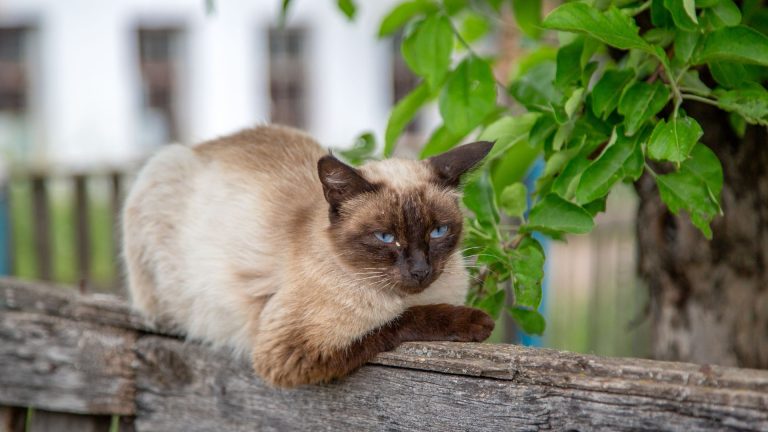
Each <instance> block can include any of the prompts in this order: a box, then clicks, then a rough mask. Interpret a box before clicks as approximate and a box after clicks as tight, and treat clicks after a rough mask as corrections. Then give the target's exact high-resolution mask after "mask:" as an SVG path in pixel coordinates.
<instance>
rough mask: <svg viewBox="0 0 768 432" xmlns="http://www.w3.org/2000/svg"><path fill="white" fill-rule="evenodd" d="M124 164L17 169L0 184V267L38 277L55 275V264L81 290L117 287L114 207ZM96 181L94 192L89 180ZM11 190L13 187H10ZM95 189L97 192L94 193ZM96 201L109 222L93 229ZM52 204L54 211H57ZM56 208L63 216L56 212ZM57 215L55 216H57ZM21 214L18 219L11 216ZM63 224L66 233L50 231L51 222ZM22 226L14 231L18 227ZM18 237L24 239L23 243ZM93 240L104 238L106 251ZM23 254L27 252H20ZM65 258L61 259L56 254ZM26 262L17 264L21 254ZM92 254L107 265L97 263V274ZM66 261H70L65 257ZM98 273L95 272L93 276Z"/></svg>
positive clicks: (116, 210)
mask: <svg viewBox="0 0 768 432" xmlns="http://www.w3.org/2000/svg"><path fill="white" fill-rule="evenodd" d="M132 171H133V170H132V169H129V170H123V169H120V170H117V169H112V170H101V171H92V172H91V171H89V172H75V173H60V172H47V171H35V170H32V171H17V172H15V173H14V174H13V175H12V176H11V178H10V179H9V181H8V183H7V184H0V188H2V194H3V195H4V196H5V197H6V206H7V208H4V209H0V210H2V211H5V212H7V214H8V217H9V219H10V220H9V224H10V226H8V227H0V228H4V229H6V230H7V232H6V233H5V235H0V241H5V244H0V248H3V249H4V250H7V252H8V253H7V255H8V259H9V260H10V262H8V263H3V264H4V265H2V266H0V268H7V269H9V274H10V275H14V276H23V277H25V278H34V279H35V280H43V281H61V280H62V277H61V275H60V274H58V275H57V274H56V271H55V270H56V268H57V267H58V268H62V267H66V270H67V272H66V273H67V274H68V275H69V277H67V278H65V279H67V282H70V283H74V284H76V285H78V286H80V287H81V289H83V290H96V291H101V292H118V291H119V290H120V288H121V287H120V282H121V278H120V273H121V271H120V268H119V262H120V261H119V259H117V257H118V255H119V247H120V242H119V235H118V231H119V223H120V222H119V213H120V207H121V206H122V201H123V199H124V195H125V189H126V183H127V181H128V180H129V178H130V176H131V174H128V172H132ZM95 184H98V186H101V188H100V189H103V190H99V192H101V193H99V194H94V192H93V190H94V187H93V186H94V185H95ZM14 191H15V192H16V193H14ZM94 195H98V196H94ZM95 205H98V207H99V208H100V210H101V213H104V214H103V217H104V218H106V219H108V220H107V221H106V223H107V224H108V225H109V228H108V230H107V231H105V232H98V231H97V230H96V229H95V227H94V225H95V224H94V220H93V216H94V206H95ZM57 210H58V212H57ZM62 213H65V214H66V217H62V216H63V215H62ZM57 216H58V217H57ZM19 218H23V219H24V220H23V221H20V220H17V219H19ZM62 224H65V225H67V226H66V228H67V230H66V231H67V233H66V235H62V234H63V233H61V232H59V233H57V232H56V229H57V227H58V228H59V229H61V228H62V227H61V225H62ZM22 226H23V227H24V228H26V229H25V230H24V231H25V232H20V231H19V227H22ZM23 243H28V244H29V247H24V246H26V245H25V244H23ZM95 244H100V245H101V244H108V245H110V248H111V250H109V251H107V254H106V255H108V256H100V257H97V256H96V255H97V254H101V255H105V254H104V251H103V250H95V249H94V245H95ZM21 255H27V256H23V257H22V256H21ZM62 257H66V258H68V260H67V262H66V263H62V262H56V258H62ZM23 258H24V259H25V260H26V261H28V262H26V264H27V266H26V267H25V268H22V266H21V260H22V259H23ZM96 258H98V259H100V260H101V261H103V262H106V263H108V264H107V266H108V267H109V269H106V270H105V269H101V270H102V272H101V273H105V274H106V276H104V274H102V275H94V261H95V260H96ZM70 261H71V262H70ZM99 276H100V277H99Z"/></svg>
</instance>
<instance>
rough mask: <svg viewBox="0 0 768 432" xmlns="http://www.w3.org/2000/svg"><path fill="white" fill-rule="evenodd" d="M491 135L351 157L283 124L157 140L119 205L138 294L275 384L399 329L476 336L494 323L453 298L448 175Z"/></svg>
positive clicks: (315, 378) (462, 289)
mask: <svg viewBox="0 0 768 432" xmlns="http://www.w3.org/2000/svg"><path fill="white" fill-rule="evenodd" d="M491 146H492V144H491V143H487V142H477V143H472V144H467V145H464V146H460V147H458V148H456V149H454V150H451V151H449V152H447V153H444V154H442V155H439V156H435V157H433V158H430V159H428V160H425V161H412V160H401V159H388V160H384V161H374V162H369V163H367V164H365V165H363V166H361V167H359V168H352V167H350V166H347V165H345V164H343V163H342V162H340V161H339V160H337V159H336V158H334V157H333V156H330V155H328V154H327V152H326V151H325V150H323V149H322V148H321V147H320V146H319V145H318V144H317V143H316V142H315V141H313V140H312V139H311V138H310V137H308V136H307V135H305V134H303V133H301V132H299V131H296V130H293V129H289V128H284V127H277V126H264V127H259V128H256V129H250V130H245V131H242V132H240V133H237V134H235V135H232V136H229V137H225V138H221V139H218V140H214V141H210V142H207V143H204V144H201V145H199V146H197V147H192V148H189V147H183V146H170V147H167V148H165V149H163V150H162V151H160V152H159V153H158V154H157V155H156V156H154V157H153V158H152V159H151V160H150V161H149V162H148V163H147V165H146V166H145V167H144V168H143V169H142V170H141V172H140V173H139V176H138V178H137V180H136V182H135V184H134V185H133V188H132V189H131V192H130V194H129V195H128V198H127V200H126V204H125V208H124V211H123V245H124V255H125V261H126V267H127V271H128V282H129V286H130V292H131V295H132V299H133V302H134V305H135V306H136V307H137V308H138V309H140V310H141V311H143V312H144V313H145V314H147V315H150V316H153V317H162V318H165V319H167V320H168V321H170V322H171V323H173V324H175V325H176V326H178V328H179V329H180V330H183V331H184V332H186V334H187V335H188V336H189V337H191V338H194V339H198V340H202V341H205V342H207V343H210V344H213V345H217V346H226V347H229V348H231V349H233V350H234V351H235V352H236V353H238V354H240V355H247V356H250V358H251V359H252V360H253V366H254V369H255V370H256V371H257V372H258V373H259V375H261V376H262V377H263V378H264V379H265V380H267V381H268V382H269V383H271V384H273V385H277V386H284V387H290V386H296V385H300V384H309V383H317V382H325V381H329V380H331V379H334V378H338V377H342V376H344V375H347V374H349V373H350V372H352V371H354V370H355V369H356V368H358V367H360V366H361V365H363V364H364V363H365V362H367V361H368V360H370V359H371V358H373V357H374V356H376V354H378V353H379V352H382V351H387V350H391V349H393V348H395V347H396V346H397V345H399V344H400V343H402V342H406V341H464V342H480V341H483V340H485V339H486V338H488V336H489V335H490V333H491V330H493V324H494V323H493V320H492V319H491V318H490V317H488V315H486V314H485V313H484V312H482V311H479V310H477V309H472V308H468V307H464V306H461V305H462V304H463V302H464V298H465V296H466V293H467V289H468V281H467V279H468V277H467V272H466V269H465V267H464V261H463V258H462V255H461V251H460V250H459V248H458V245H459V243H460V240H461V233H462V222H463V217H462V214H461V211H460V208H459V192H458V187H459V182H460V179H461V176H462V175H463V174H465V173H466V172H467V171H469V170H470V169H472V168H473V167H474V166H476V165H477V164H478V163H479V162H480V161H481V160H482V159H483V158H484V157H485V155H486V154H488V152H489V151H490V149H491Z"/></svg>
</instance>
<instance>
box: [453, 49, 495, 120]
mask: <svg viewBox="0 0 768 432" xmlns="http://www.w3.org/2000/svg"><path fill="white" fill-rule="evenodd" d="M439 107H440V115H442V117H443V122H444V123H445V126H446V127H447V128H448V129H449V130H450V131H451V132H453V133H455V134H457V135H463V134H467V133H469V132H470V131H471V130H472V129H474V128H476V127H477V126H479V125H480V123H481V122H482V120H483V119H484V118H485V117H486V116H487V115H488V114H489V113H491V112H492V111H493V110H494V108H495V107H496V81H495V78H494V77H493V72H492V71H491V66H490V65H488V63H487V62H486V61H484V60H481V59H479V58H476V57H474V56H469V57H467V58H465V59H464V60H463V61H462V62H461V63H460V64H459V66H458V67H457V68H456V70H455V71H453V73H451V75H450V76H449V77H448V81H447V82H446V83H445V86H444V87H443V90H442V92H441V93H440V103H439Z"/></svg>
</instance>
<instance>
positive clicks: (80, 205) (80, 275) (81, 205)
mask: <svg viewBox="0 0 768 432" xmlns="http://www.w3.org/2000/svg"><path fill="white" fill-rule="evenodd" d="M72 180H73V182H74V189H75V202H74V205H75V209H74V210H75V256H76V258H77V279H78V282H79V284H80V287H81V289H85V288H86V287H87V286H88V284H89V282H90V276H91V275H90V272H91V269H90V267H91V266H90V264H91V250H90V249H91V248H90V246H91V245H90V235H89V234H90V233H89V232H88V184H87V181H86V176H85V175H83V174H77V175H75V176H74V177H73V178H72Z"/></svg>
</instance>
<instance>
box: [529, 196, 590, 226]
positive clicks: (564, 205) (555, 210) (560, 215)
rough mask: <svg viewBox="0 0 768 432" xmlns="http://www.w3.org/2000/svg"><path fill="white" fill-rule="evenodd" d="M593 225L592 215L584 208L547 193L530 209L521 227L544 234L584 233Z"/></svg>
mask: <svg viewBox="0 0 768 432" xmlns="http://www.w3.org/2000/svg"><path fill="white" fill-rule="evenodd" d="M594 225H595V223H594V221H593V220H592V216H591V215H590V214H589V213H588V212H587V211H586V210H584V209H583V208H581V207H579V206H578V205H576V204H573V203H571V202H568V201H566V200H564V199H562V198H560V197H559V196H557V195H555V194H549V195H547V196H545V197H544V198H543V199H542V200H541V201H539V202H538V203H536V205H535V206H534V207H533V208H532V209H531V211H530V213H529V214H528V224H527V225H525V226H524V227H523V228H525V229H526V230H536V231H541V232H543V233H545V234H551V233H554V234H559V233H561V232H567V233H574V234H584V233H587V232H589V231H591V230H592V227H593V226H594ZM521 229H522V228H521Z"/></svg>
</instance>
